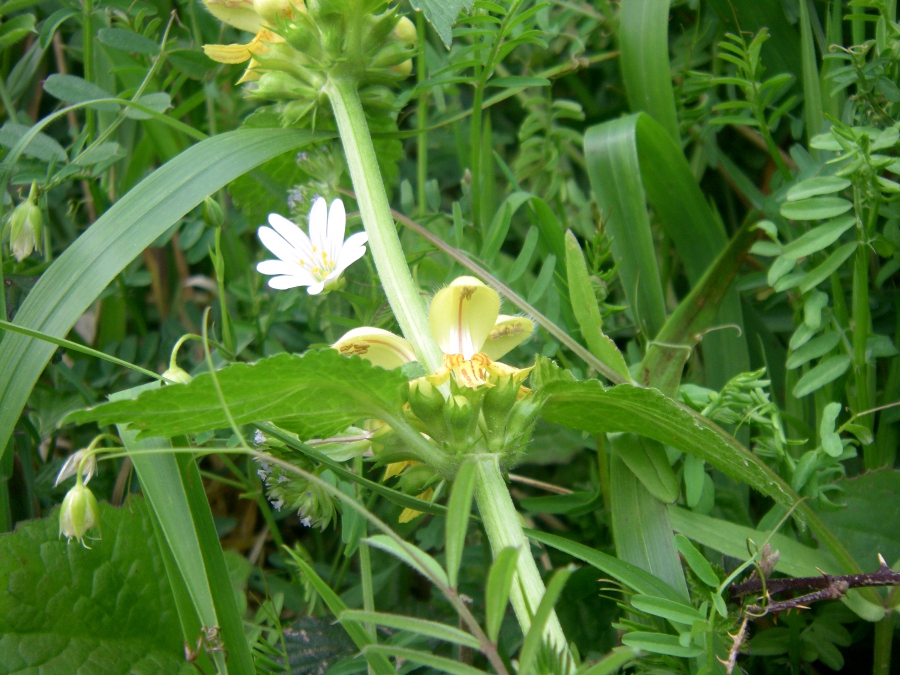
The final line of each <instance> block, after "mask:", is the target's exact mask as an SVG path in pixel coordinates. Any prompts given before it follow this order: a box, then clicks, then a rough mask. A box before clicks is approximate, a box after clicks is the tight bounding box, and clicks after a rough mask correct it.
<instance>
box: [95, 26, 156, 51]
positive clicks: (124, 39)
mask: <svg viewBox="0 0 900 675" xmlns="http://www.w3.org/2000/svg"><path fill="white" fill-rule="evenodd" d="M97 40H99V41H100V42H101V43H103V44H105V45H106V46H107V47H112V48H114V49H121V50H122V51H123V52H134V53H136V54H157V53H159V45H158V44H156V42H154V41H153V40H151V39H150V38H148V37H146V36H144V35H141V34H139V33H135V32H134V31H131V30H127V29H125V28H101V29H100V30H99V31H97Z"/></svg>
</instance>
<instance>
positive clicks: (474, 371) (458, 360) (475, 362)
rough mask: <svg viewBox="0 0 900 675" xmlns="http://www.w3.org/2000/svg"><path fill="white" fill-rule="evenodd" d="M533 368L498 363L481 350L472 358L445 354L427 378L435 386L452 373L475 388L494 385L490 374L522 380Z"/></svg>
mask: <svg viewBox="0 0 900 675" xmlns="http://www.w3.org/2000/svg"><path fill="white" fill-rule="evenodd" d="M533 367H534V366H532V367H531V368H533ZM531 368H513V367H512V366H507V365H506V364H505V363H497V362H495V361H492V360H491V359H490V358H489V357H488V355H487V354H484V353H481V352H479V353H478V354H475V355H474V356H472V358H471V359H466V358H465V357H463V355H462V354H444V363H443V365H442V366H441V367H440V369H438V370H437V371H436V372H435V373H433V374H431V375H427V376H426V377H425V379H426V380H427V381H428V382H429V383H431V384H433V385H435V386H440V385H442V384H443V383H444V382H446V381H447V380H448V379H449V378H450V374H451V373H452V374H453V377H454V378H455V380H456V383H457V384H458V385H460V386H463V387H469V388H470V389H475V388H476V387H481V386H488V387H491V386H493V385H492V384H491V383H490V382H488V376H490V375H496V376H500V377H511V378H512V379H513V381H514V382H521V381H522V380H524V379H525V378H526V377H527V376H528V373H530V372H531Z"/></svg>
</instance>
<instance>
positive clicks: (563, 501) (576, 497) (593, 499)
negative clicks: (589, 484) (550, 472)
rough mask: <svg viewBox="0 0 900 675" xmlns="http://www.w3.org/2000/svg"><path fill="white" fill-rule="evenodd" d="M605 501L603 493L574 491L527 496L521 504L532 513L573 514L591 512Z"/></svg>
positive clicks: (520, 501)
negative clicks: (561, 493) (542, 495)
mask: <svg viewBox="0 0 900 675" xmlns="http://www.w3.org/2000/svg"><path fill="white" fill-rule="evenodd" d="M602 502H603V493H602V492H601V491H600V490H599V489H598V490H597V491H596V492H572V493H570V494H565V495H549V496H547V497H525V498H523V499H520V500H519V505H520V506H521V507H522V508H523V509H525V510H526V511H531V512H532V513H568V514H570V515H572V516H576V515H581V514H584V513H590V512H591V511H593V510H594V509H595V508H596V507H597V506H598V505H600V504H601V503H602Z"/></svg>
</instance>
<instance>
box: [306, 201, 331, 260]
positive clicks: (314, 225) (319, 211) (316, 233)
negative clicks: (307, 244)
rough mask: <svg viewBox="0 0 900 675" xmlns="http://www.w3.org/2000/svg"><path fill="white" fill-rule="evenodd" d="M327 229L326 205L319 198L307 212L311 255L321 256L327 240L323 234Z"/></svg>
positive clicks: (325, 249)
mask: <svg viewBox="0 0 900 675" xmlns="http://www.w3.org/2000/svg"><path fill="white" fill-rule="evenodd" d="M327 229H328V205H327V204H326V203H325V200H324V199H322V198H321V197H319V198H318V199H317V200H316V201H315V203H314V204H313V206H312V209H310V211H309V239H310V241H312V245H313V248H314V249H315V250H314V251H313V253H315V254H316V255H321V253H322V251H327V250H328V249H327V248H325V246H326V245H327V240H326V237H325V232H326V230H327Z"/></svg>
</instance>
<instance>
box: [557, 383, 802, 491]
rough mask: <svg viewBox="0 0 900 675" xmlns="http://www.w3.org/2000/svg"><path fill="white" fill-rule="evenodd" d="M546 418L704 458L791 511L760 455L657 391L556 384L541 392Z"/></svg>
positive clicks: (782, 487)
mask: <svg viewBox="0 0 900 675" xmlns="http://www.w3.org/2000/svg"><path fill="white" fill-rule="evenodd" d="M543 392H544V393H545V394H546V395H547V397H548V398H547V403H546V404H545V406H544V408H543V411H542V413H543V415H544V418H545V419H547V420H548V421H550V422H555V423H557V424H562V425H563V426H567V427H570V428H573V429H579V430H581V431H587V432H588V433H590V434H592V435H594V436H597V435H599V434H603V433H615V432H630V433H634V434H639V435H641V436H646V437H648V438H653V439H655V440H657V441H659V442H660V443H662V444H663V445H670V446H672V447H674V448H677V449H678V450H681V451H683V452H686V453H688V454H692V455H695V456H697V457H700V458H701V459H704V460H706V462H707V463H708V464H711V465H712V466H714V467H716V468H717V469H719V470H720V471H722V472H723V473H725V474H726V475H728V476H730V477H731V478H732V479H734V480H736V481H739V482H744V483H748V484H749V485H750V486H751V487H753V488H754V489H756V490H758V491H760V492H762V493H763V494H766V495H769V496H770V497H772V498H773V499H775V501H777V502H778V503H781V504H784V505H786V506H788V507H790V506H791V505H793V503H794V499H795V497H794V496H793V493H792V492H791V490H790V488H789V487H788V486H787V485H786V484H785V483H784V482H783V481H782V480H781V479H780V478H778V476H776V475H775V474H774V473H773V472H772V471H771V470H770V469H769V468H768V467H767V466H766V465H765V464H764V463H763V462H762V461H761V460H760V459H759V458H758V457H756V456H755V455H753V454H751V453H749V452H747V450H746V449H744V448H743V447H742V446H741V445H740V443H738V442H737V441H736V440H735V439H733V438H731V437H730V436H727V435H725V434H724V433H722V432H720V431H718V430H717V429H716V428H714V427H713V426H712V425H710V423H709V422H707V421H705V420H704V419H703V418H701V417H700V416H699V415H696V414H694V413H693V412H692V411H690V410H688V409H687V408H684V407H682V406H680V405H679V404H678V403H676V402H675V401H673V400H672V399H670V398H668V397H666V396H664V395H663V394H661V393H660V392H658V391H656V390H654V389H646V388H643V387H635V386H632V385H628V384H620V385H619V386H617V387H612V388H610V389H604V388H603V387H602V386H601V385H600V383H599V382H597V381H596V380H591V381H586V382H559V381H557V382H552V383H550V384H548V385H547V387H545V388H544V389H543Z"/></svg>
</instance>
